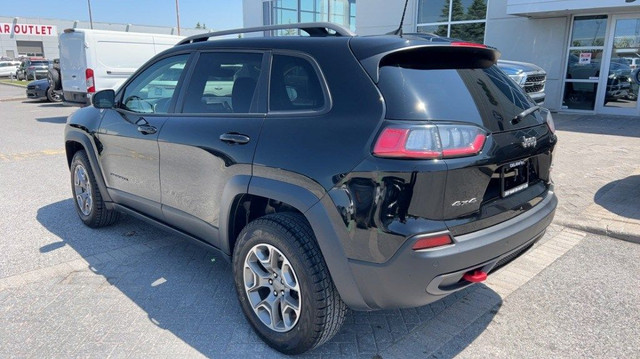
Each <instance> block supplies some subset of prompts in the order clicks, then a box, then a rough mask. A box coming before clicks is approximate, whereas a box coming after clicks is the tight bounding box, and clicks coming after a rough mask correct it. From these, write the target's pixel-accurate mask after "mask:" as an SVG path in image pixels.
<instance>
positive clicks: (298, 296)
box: [233, 213, 347, 354]
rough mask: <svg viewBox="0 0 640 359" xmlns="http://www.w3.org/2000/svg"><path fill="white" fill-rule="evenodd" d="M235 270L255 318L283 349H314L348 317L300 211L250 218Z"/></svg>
mask: <svg viewBox="0 0 640 359" xmlns="http://www.w3.org/2000/svg"><path fill="white" fill-rule="evenodd" d="M233 272H234V280H235V286H236V291H237V293H238V298H239V301H240V305H241V307H242V310H243V312H244V314H245V316H246V317H247V319H248V321H249V323H251V325H252V326H253V328H254V329H255V330H256V332H257V333H258V335H259V336H260V337H261V338H262V339H263V340H264V341H265V342H266V343H267V344H268V345H269V346H271V347H273V348H274V349H276V350H278V351H280V352H282V353H285V354H299V353H303V352H305V351H307V350H310V349H313V348H315V347H317V346H319V345H321V344H322V343H324V342H326V341H327V340H329V339H331V338H332V337H333V336H334V335H335V334H336V333H337V332H338V331H339V330H340V327H341V326H342V323H343V322H344V317H345V314H346V310H347V308H346V305H345V304H344V302H343V301H342V299H340V295H339V294H338V291H337V290H336V288H335V285H334V284H333V281H332V280H331V276H330V275H329V270H328V269H327V265H326V263H325V262H324V258H323V257H322V253H321V252H320V249H319V248H318V244H317V242H316V240H315V237H314V235H313V231H312V230H311V227H310V226H309V223H308V222H307V221H306V219H305V218H304V217H303V216H302V215H300V214H296V213H277V214H271V215H267V216H264V217H262V218H259V219H256V220H254V221H253V222H251V223H249V224H248V225H247V226H246V227H245V228H244V229H243V230H242V232H241V233H240V235H239V236H238V240H237V242H236V245H235V250H234V254H233Z"/></svg>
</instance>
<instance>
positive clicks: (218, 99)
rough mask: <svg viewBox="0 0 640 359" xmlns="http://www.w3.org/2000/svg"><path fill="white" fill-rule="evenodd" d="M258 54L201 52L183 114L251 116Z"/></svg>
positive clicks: (257, 72)
mask: <svg viewBox="0 0 640 359" xmlns="http://www.w3.org/2000/svg"><path fill="white" fill-rule="evenodd" d="M262 56H263V55H262V54H261V53H243V52H209V53H202V54H200V57H199V58H198V62H197V63H196V67H195V69H194V71H193V74H192V75H191V80H190V81H189V85H188V86H187V91H186V93H185V100H184V105H183V108H182V112H183V113H251V112H255V111H254V109H252V108H251V105H252V104H253V102H254V101H253V98H254V94H255V92H256V88H257V84H258V78H259V77H260V72H261V67H262Z"/></svg>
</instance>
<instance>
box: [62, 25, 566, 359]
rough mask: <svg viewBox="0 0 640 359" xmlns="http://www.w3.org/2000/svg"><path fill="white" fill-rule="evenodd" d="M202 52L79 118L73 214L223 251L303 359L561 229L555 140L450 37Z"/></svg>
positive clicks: (290, 42)
mask: <svg viewBox="0 0 640 359" xmlns="http://www.w3.org/2000/svg"><path fill="white" fill-rule="evenodd" d="M285 27H287V28H292V27H293V28H294V29H296V31H301V32H305V33H307V35H309V36H288V37H247V38H234V39H218V40H216V41H208V40H209V39H210V38H212V37H218V36H222V35H229V34H238V33H241V32H248V31H250V30H253V31H256V29H244V30H237V31H223V32H218V33H210V34H204V35H196V36H193V37H190V38H186V39H185V40H183V41H182V42H180V43H179V44H178V45H176V46H175V47H173V48H171V49H169V50H166V51H164V52H162V53H161V54H158V55H157V56H155V57H154V58H153V59H151V60H149V61H148V62H147V63H146V64H145V65H143V66H142V67H141V68H140V69H139V70H138V71H137V72H136V73H135V74H134V75H133V76H132V77H131V78H129V79H128V80H127V81H126V82H125V83H124V85H123V86H122V87H121V88H120V89H119V90H118V91H117V92H114V91H113V90H104V91H101V92H98V93H96V94H95V96H94V97H93V106H92V107H86V108H83V109H80V110H78V111H76V112H75V113H73V114H72V115H71V116H69V118H68V120H67V124H66V128H65V143H66V154H67V160H68V164H69V168H70V172H71V187H72V191H73V197H74V203H75V207H76V210H77V213H78V215H79V217H80V219H81V220H82V221H83V222H84V223H85V224H86V225H87V226H90V227H101V226H106V225H109V224H111V223H113V222H114V221H116V219H117V218H118V216H119V214H120V213H125V214H129V215H132V216H135V217H138V218H141V219H144V220H146V221H149V222H151V223H154V224H157V225H159V226H162V227H163V228H165V229H167V230H170V231H172V232H174V233H176V234H178V235H180V236H182V237H185V238H188V239H191V240H195V241H198V242H201V243H205V244H207V245H209V246H211V247H213V248H215V249H217V250H218V251H219V252H220V253H222V255H224V256H225V257H226V258H228V259H229V260H230V262H231V265H232V269H233V275H234V280H235V286H236V291H237V294H238V298H239V302H240V305H241V307H242V310H243V312H244V314H245V315H246V317H247V320H248V321H249V323H250V324H251V325H252V326H253V328H254V329H255V330H256V332H257V333H258V334H259V335H260V336H261V337H262V338H263V339H264V340H265V341H266V342H267V343H268V344H269V345H271V346H272V347H274V348H276V349H277V350H279V351H282V352H284V353H301V352H304V351H306V350H309V349H311V348H314V347H317V346H318V345H320V344H322V343H324V342H326V341H327V340H329V339H330V338H331V337H332V336H333V335H334V334H336V333H337V332H338V330H339V329H340V326H341V325H342V323H343V320H344V317H345V314H346V310H347V308H351V309H354V310H378V309H391V308H404V307H417V306H423V305H426V304H428V303H431V302H433V301H436V300H439V299H441V298H443V297H445V296H446V295H448V294H451V293H453V292H455V291H457V290H460V289H462V288H465V287H467V286H469V285H471V284H473V283H476V282H481V281H483V280H484V279H486V277H487V275H488V274H490V273H491V272H492V271H493V270H495V269H496V268H498V267H500V266H502V265H505V264H506V263H508V262H509V261H511V260H512V259H514V258H515V257H517V256H518V255H519V254H521V253H523V252H524V251H526V250H527V249H529V248H530V247H531V246H532V245H533V244H534V243H535V242H536V241H537V240H538V239H539V238H540V237H541V236H542V235H543V233H544V232H545V229H546V228H547V226H548V225H549V224H550V222H551V220H552V219H553V215H554V212H555V208H556V203H557V199H556V196H555V195H554V190H553V184H552V181H551V178H550V171H551V162H552V152H553V149H554V146H555V144H556V141H557V138H556V135H555V134H554V131H555V129H554V125H553V120H552V118H551V115H550V114H549V112H548V111H546V110H544V109H541V108H539V107H538V106H536V105H535V103H533V102H532V101H531V100H530V99H529V97H527V96H526V95H525V94H524V93H523V91H522V89H521V88H520V87H518V86H517V84H516V83H515V82H513V81H512V80H511V79H510V78H509V77H508V76H507V75H505V74H504V73H503V72H502V71H500V70H499V69H498V68H497V67H496V66H495V64H496V61H497V60H498V57H499V52H498V51H496V50H495V49H493V48H489V47H487V46H484V45H479V44H473V43H464V42H459V41H456V40H452V39H446V38H441V37H437V36H420V37H414V36H371V37H359V36H355V35H354V34H352V33H351V32H349V31H348V30H346V29H343V28H341V27H338V26H336V25H333V24H329V23H312V24H294V25H282V26H280V25H277V26H270V27H263V28H259V29H257V31H274V30H278V29H282V28H285Z"/></svg>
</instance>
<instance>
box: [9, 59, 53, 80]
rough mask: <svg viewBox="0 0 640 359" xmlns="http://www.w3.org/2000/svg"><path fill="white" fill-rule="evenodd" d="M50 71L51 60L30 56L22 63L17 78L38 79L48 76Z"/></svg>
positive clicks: (17, 71)
mask: <svg viewBox="0 0 640 359" xmlns="http://www.w3.org/2000/svg"><path fill="white" fill-rule="evenodd" d="M48 71H49V60H47V59H42V58H29V59H26V60H24V61H22V63H20V66H19V67H18V70H16V78H17V79H18V80H20V81H22V80H37V79H41V78H46V77H47V72H48Z"/></svg>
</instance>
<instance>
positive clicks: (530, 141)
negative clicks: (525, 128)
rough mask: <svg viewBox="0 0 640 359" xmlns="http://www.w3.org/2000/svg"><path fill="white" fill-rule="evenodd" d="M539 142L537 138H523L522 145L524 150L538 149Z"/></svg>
mask: <svg viewBox="0 0 640 359" xmlns="http://www.w3.org/2000/svg"><path fill="white" fill-rule="evenodd" d="M537 143H538V140H537V139H536V138H535V137H524V136H522V142H520V144H521V145H522V147H523V148H529V147H536V144H537Z"/></svg>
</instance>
